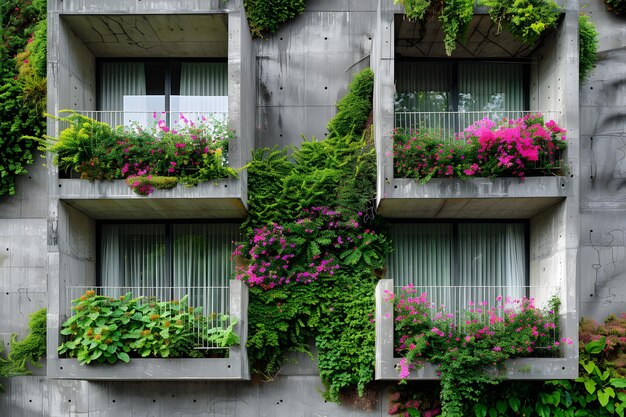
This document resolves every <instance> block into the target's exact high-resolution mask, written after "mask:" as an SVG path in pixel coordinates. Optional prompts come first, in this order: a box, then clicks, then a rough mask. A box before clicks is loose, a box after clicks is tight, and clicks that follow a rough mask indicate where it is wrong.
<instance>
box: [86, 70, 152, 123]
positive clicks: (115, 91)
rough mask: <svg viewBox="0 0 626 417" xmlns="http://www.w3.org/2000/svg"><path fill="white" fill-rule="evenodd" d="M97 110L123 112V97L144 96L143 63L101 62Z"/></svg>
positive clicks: (144, 75) (144, 76) (144, 77)
mask: <svg viewBox="0 0 626 417" xmlns="http://www.w3.org/2000/svg"><path fill="white" fill-rule="evenodd" d="M98 81H99V91H100V93H99V94H98V109H100V110H104V111H121V110H124V96H131V95H132V96H143V95H145V94H146V74H145V67H144V63H143V62H103V63H102V64H101V67H100V75H99V80H98Z"/></svg>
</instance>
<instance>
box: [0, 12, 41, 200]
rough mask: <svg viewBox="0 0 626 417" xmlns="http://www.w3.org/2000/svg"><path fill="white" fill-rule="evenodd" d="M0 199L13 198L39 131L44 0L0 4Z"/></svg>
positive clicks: (35, 145) (39, 135)
mask: <svg viewBox="0 0 626 417" xmlns="http://www.w3.org/2000/svg"><path fill="white" fill-rule="evenodd" d="M0 16H1V18H2V32H3V33H2V43H1V44H0V81H1V82H0V196H2V195H14V194H15V191H16V190H15V181H16V178H17V176H18V175H23V174H25V173H26V172H27V170H26V167H27V166H28V165H30V164H32V163H33V152H35V151H36V149H37V143H36V141H35V140H34V139H31V138H32V137H41V136H43V134H44V133H45V119H44V117H43V115H42V110H43V109H44V108H45V96H46V92H45V91H46V90H45V66H46V63H45V54H46V52H45V46H46V38H45V23H41V22H45V18H46V2H45V0H44V1H42V0H35V1H28V0H27V1H24V0H6V1H3V2H1V4H0Z"/></svg>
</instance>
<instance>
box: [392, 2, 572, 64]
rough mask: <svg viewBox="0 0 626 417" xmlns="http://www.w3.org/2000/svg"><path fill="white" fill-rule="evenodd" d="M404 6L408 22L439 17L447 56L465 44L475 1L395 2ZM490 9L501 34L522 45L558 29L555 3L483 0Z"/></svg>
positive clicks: (533, 41)
mask: <svg viewBox="0 0 626 417" xmlns="http://www.w3.org/2000/svg"><path fill="white" fill-rule="evenodd" d="M394 3H396V4H402V5H403V6H404V10H405V15H406V16H407V18H408V19H409V20H414V21H422V20H425V19H426V18H427V17H428V16H430V15H431V14H438V15H439V21H440V23H441V26H442V30H443V32H444V45H445V48H446V54H447V55H448V56H450V55H451V54H452V52H454V50H455V49H456V43H457V42H461V43H462V42H463V38H464V36H465V33H466V31H467V28H468V25H469V23H470V22H471V20H472V16H473V12H474V4H475V2H474V1H473V0H443V1H442V2H439V1H438V2H436V3H432V2H431V1H428V0H394ZM481 4H483V5H485V6H488V7H490V8H491V9H490V11H489V14H490V16H491V18H492V20H493V21H494V22H495V23H496V24H497V25H498V32H500V31H501V30H502V29H503V28H506V29H507V30H508V31H509V32H511V34H512V35H513V36H514V37H515V38H516V39H519V40H520V41H523V42H524V43H527V44H533V43H535V42H536V41H537V39H538V38H539V36H541V34H542V33H543V32H544V31H545V30H546V29H549V28H553V27H555V26H556V21H557V19H558V17H559V13H560V8H559V6H558V5H557V4H556V3H555V2H554V1H553V0H483V1H482V3H481Z"/></svg>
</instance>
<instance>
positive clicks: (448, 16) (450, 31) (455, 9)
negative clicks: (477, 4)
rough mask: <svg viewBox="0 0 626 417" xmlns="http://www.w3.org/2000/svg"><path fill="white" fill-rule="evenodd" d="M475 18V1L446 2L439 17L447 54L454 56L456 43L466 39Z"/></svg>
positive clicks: (456, 0)
mask: <svg viewBox="0 0 626 417" xmlns="http://www.w3.org/2000/svg"><path fill="white" fill-rule="evenodd" d="M473 16H474V0H445V1H444V2H443V9H442V10H441V14H440V15H439V21H440V22H441V27H442V28H443V33H444V37H443V43H444V45H445V47H446V54H447V55H448V56H450V55H452V52H453V51H454V50H455V49H456V41H457V40H462V39H464V38H465V34H466V32H467V28H468V26H469V23H470V22H471V21H472V17H473Z"/></svg>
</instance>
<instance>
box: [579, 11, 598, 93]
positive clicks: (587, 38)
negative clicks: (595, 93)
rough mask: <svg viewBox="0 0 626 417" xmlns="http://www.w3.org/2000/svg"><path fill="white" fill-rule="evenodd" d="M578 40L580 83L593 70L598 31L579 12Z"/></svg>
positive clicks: (586, 17)
mask: <svg viewBox="0 0 626 417" xmlns="http://www.w3.org/2000/svg"><path fill="white" fill-rule="evenodd" d="M578 42H579V44H578V48H579V55H578V59H579V72H578V76H579V78H580V83H581V84H582V83H584V82H585V81H586V80H587V78H589V75H590V74H591V71H593V67H594V65H595V63H596V60H597V55H596V54H597V52H598V31H597V30H596V25H594V24H593V22H592V21H591V20H590V19H589V16H587V15H583V14H581V15H580V16H579V17H578Z"/></svg>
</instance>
